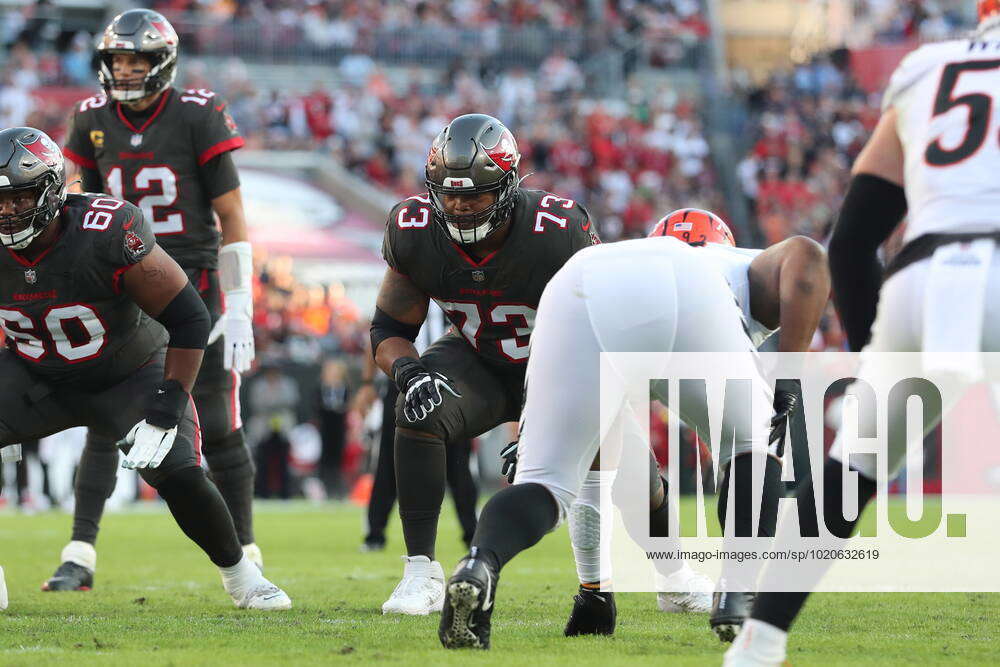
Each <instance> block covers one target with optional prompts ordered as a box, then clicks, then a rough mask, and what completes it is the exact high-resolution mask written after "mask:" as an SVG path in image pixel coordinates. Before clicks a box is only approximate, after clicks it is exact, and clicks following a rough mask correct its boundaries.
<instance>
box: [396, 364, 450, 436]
mask: <svg viewBox="0 0 1000 667" xmlns="http://www.w3.org/2000/svg"><path fill="white" fill-rule="evenodd" d="M392 377H393V379H395V381H396V387H397V388H398V389H399V393H401V394H402V395H403V416H404V417H406V421H408V422H411V423H412V422H417V421H420V420H422V419H426V418H427V415H429V414H431V413H432V412H434V408H436V407H437V406H439V405H441V401H442V400H443V399H442V397H441V390H442V389H444V390H445V391H447V392H448V393H449V394H451V395H452V396H454V397H455V398H462V395H461V394H460V393H458V392H457V391H456V390H455V389H454V388H453V387H452V386H451V380H449V379H448V378H447V377H445V376H444V375H442V374H441V373H432V372H431V371H429V370H427V368H426V367H425V366H424V365H423V364H422V363H420V360H419V359H414V358H413V357H400V358H399V359H396V361H395V363H393V365H392Z"/></svg>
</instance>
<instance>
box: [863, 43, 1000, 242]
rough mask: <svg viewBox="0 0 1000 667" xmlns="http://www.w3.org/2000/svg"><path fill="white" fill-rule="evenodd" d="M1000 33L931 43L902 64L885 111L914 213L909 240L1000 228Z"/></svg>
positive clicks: (887, 94) (909, 223)
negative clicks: (892, 121) (891, 115)
mask: <svg viewBox="0 0 1000 667" xmlns="http://www.w3.org/2000/svg"><path fill="white" fill-rule="evenodd" d="M994 93H1000V31H996V30H994V31H990V32H987V33H985V34H984V35H982V36H980V37H978V38H974V39H964V40H953V41H948V42H940V43H937V44H928V45H926V46H922V47H920V48H919V49H917V50H916V51H913V52H912V53H910V54H909V55H908V56H906V58H904V59H903V62H902V63H900V65H899V67H898V68H897V69H896V71H895V73H893V75H892V79H891V80H890V81H889V87H888V89H887V90H886V92H885V97H884V98H883V102H882V106H883V111H888V110H889V109H895V110H896V114H897V116H896V127H897V131H898V133H899V139H900V142H901V143H902V145H903V153H904V157H905V173H904V179H905V189H906V201H907V204H908V208H909V214H908V221H907V227H906V234H905V236H904V241H910V240H912V239H915V238H917V237H918V236H921V235H923V234H929V233H954V232H977V231H996V230H1000V179H998V178H997V172H998V171H1000V140H998V133H1000V99H998V100H995V101H994V100H993V99H992V98H993V97H994Z"/></svg>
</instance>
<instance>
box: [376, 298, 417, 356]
mask: <svg viewBox="0 0 1000 667" xmlns="http://www.w3.org/2000/svg"><path fill="white" fill-rule="evenodd" d="M419 333H420V325H419V324H407V323H406V322H400V321H399V320H397V319H396V318H394V317H392V316H391V315H389V314H387V313H386V312H385V311H384V310H382V309H381V308H379V307H378V306H376V307H375V316H374V317H372V327H371V338H372V356H373V357H374V356H375V353H376V352H377V351H378V346H379V344H380V343H381V342H382V341H384V340H385V339H387V338H405V339H406V340H408V341H410V342H411V343H412V342H413V341H415V340H416V339H417V334H419Z"/></svg>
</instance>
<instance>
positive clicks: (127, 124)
mask: <svg viewBox="0 0 1000 667" xmlns="http://www.w3.org/2000/svg"><path fill="white" fill-rule="evenodd" d="M170 92H171V89H170V88H167V90H166V91H165V92H164V93H163V96H162V97H160V103H159V104H158V105H156V111H154V112H153V115H152V116H150V117H149V118H147V119H146V122H145V123H143V124H142V127H140V128H139V129H138V130H137V129H135V125H133V124H132V122H131V121H130V120H129V119H128V118H126V117H125V113H124V112H123V111H122V103H121V102H117V103H116V104H115V111H117V112H118V118H119V119H120V120H121V122H123V123H125V127H127V128H128V129H130V130H132V131H133V132H135V133H136V134H142V133H143V132H145V131H146V128H147V127H149V126H150V125H152V124H153V121H154V120H156V117H157V116H159V115H160V112H161V111H163V107H165V106H166V105H167V100H168V99H169V98H170Z"/></svg>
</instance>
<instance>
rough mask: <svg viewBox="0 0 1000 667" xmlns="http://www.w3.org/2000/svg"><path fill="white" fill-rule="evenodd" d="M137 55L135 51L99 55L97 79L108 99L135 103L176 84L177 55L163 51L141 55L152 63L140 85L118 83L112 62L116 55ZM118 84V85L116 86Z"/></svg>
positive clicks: (102, 52) (105, 52)
mask: <svg viewBox="0 0 1000 667" xmlns="http://www.w3.org/2000/svg"><path fill="white" fill-rule="evenodd" d="M124 53H135V52H134V51H101V52H100V53H99V59H100V67H99V69H98V72H97V78H98V80H99V81H100V82H101V86H102V87H103V88H104V92H105V93H107V95H108V97H110V98H111V99H113V100H116V101H118V102H134V101H136V100H141V99H143V98H146V97H150V96H152V95H156V94H157V93H160V92H162V91H163V90H166V88H167V87H168V86H170V85H171V84H172V83H173V82H174V76H175V75H176V73H177V58H176V55H175V54H171V53H170V52H167V51H163V52H159V53H141V54H139V55H142V56H144V57H145V58H146V59H147V60H149V63H150V70H149V73H148V74H146V76H145V77H144V78H143V79H142V81H141V82H140V83H138V85H137V84H136V82H134V81H131V80H130V81H129V82H128V83H127V84H126V83H124V82H121V83H119V82H117V81H116V80H115V76H114V67H113V66H112V61H113V60H114V56H115V55H116V54H124ZM116 84H118V85H116Z"/></svg>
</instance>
